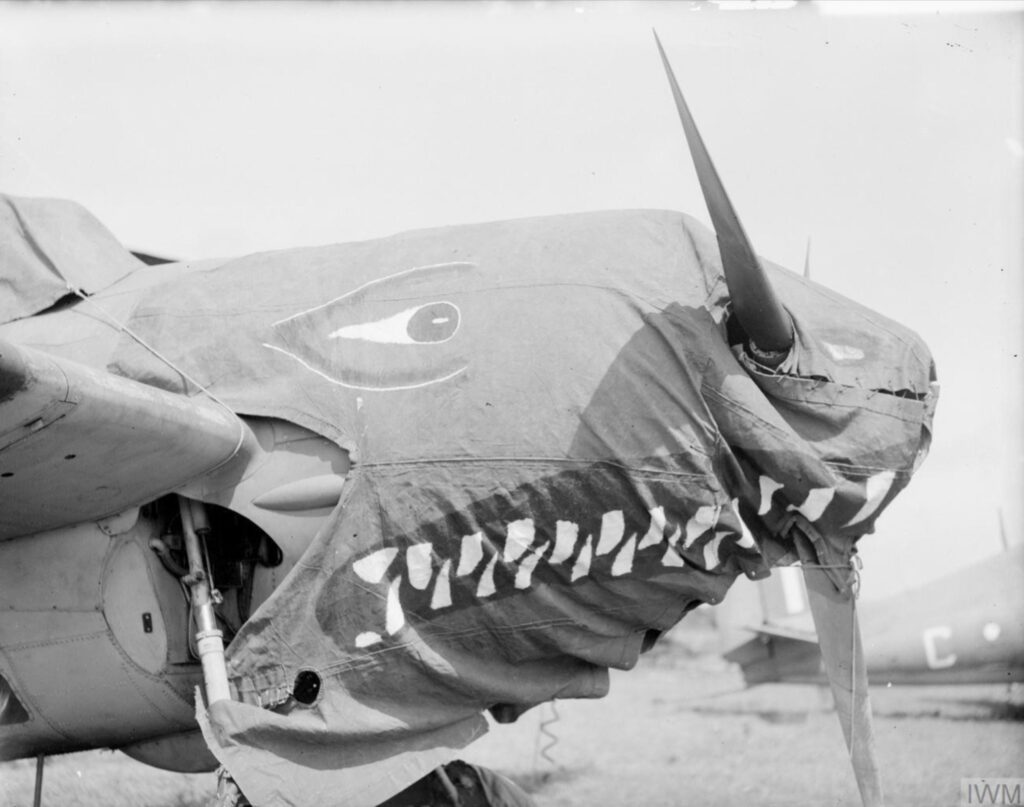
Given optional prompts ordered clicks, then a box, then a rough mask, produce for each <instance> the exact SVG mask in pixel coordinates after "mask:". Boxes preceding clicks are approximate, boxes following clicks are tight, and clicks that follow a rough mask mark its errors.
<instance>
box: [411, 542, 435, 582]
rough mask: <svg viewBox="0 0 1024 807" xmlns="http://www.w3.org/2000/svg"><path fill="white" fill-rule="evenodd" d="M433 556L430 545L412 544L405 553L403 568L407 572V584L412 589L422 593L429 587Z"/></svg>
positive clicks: (432, 548) (432, 549)
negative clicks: (404, 567)
mask: <svg viewBox="0 0 1024 807" xmlns="http://www.w3.org/2000/svg"><path fill="white" fill-rule="evenodd" d="M433 554H434V547H433V545H432V544H429V543H426V544H413V545H412V546H410V547H409V548H408V549H407V550H406V552H405V566H406V569H407V570H408V572H409V583H410V584H411V585H412V587H413V588H416V589H419V590H420V591H423V589H425V588H426V587H427V586H428V585H430V577H431V575H432V574H433V571H434V569H433V567H432V565H431V562H430V561H431V557H432V556H433Z"/></svg>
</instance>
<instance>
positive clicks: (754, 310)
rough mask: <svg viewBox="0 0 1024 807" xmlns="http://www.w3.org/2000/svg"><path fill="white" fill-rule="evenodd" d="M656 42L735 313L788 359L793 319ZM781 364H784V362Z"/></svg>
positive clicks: (755, 337)
mask: <svg viewBox="0 0 1024 807" xmlns="http://www.w3.org/2000/svg"><path fill="white" fill-rule="evenodd" d="M654 41H655V42H656V43H657V45H658V52H659V53H660V54H661V61H662V64H663V65H664V66H665V73H666V74H667V75H668V82H669V85H670V86H671V88H672V95H673V97H674V98H675V102H676V109H677V111H678V112H679V120H680V121H681V122H682V124H683V131H684V132H685V134H686V141H687V143H688V144H689V147H690V156H691V157H692V158H693V163H694V167H695V168H696V169H697V178H698V179H699V180H700V187H701V191H702V192H703V193H704V202H705V203H706V204H707V207H708V213H710V214H711V224H712V226H713V227H714V228H715V235H716V236H717V237H718V249H719V251H720V252H721V254H722V270H723V271H724V272H725V282H726V284H727V285H728V286H729V294H730V296H731V297H732V304H733V312H734V313H735V315H736V317H737V319H738V320H739V323H740V325H742V326H743V330H744V331H746V333H747V336H749V337H750V340H751V341H752V342H753V343H754V345H756V346H757V347H758V348H760V349H761V351H766V352H772V353H783V354H784V353H786V352H788V351H789V349H790V348H791V347H792V346H793V324H792V322H791V321H790V318H789V314H788V313H787V312H786V309H785V308H783V307H782V304H781V303H780V302H779V299H778V297H776V295H775V290H774V289H773V288H772V285H771V282H770V281H769V280H768V275H767V274H766V273H765V271H764V267H762V266H761V263H760V261H759V260H758V259H757V255H756V254H755V253H754V249H753V247H752V246H751V245H750V239H748V238H747V234H746V233H745V232H744V231H743V225H742V224H740V220H739V217H738V216H737V215H736V211H735V210H734V209H733V206H732V202H730V201H729V197H728V195H726V192H725V186H724V185H723V184H722V180H721V179H720V178H719V176H718V171H716V170H715V166H714V163H712V162H711V157H710V155H709V154H708V151H707V149H706V148H705V146H704V141H703V140H702V139H701V136H700V132H698V131H697V125H696V124H695V123H694V121H693V117H692V116H691V115H690V110H689V107H687V105H686V101H685V100H684V98H683V93H682V91H681V90H680V89H679V84H678V82H676V77H675V74H674V73H673V72H672V67H671V65H670V64H669V63H668V57H667V56H666V55H665V50H664V48H662V46H661V40H660V39H658V33H657V31H655V32H654ZM779 360H780V361H781V357H780V359H779Z"/></svg>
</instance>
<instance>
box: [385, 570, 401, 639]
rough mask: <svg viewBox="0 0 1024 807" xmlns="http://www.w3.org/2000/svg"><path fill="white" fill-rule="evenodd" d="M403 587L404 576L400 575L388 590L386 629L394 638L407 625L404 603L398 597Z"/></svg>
mask: <svg viewBox="0 0 1024 807" xmlns="http://www.w3.org/2000/svg"><path fill="white" fill-rule="evenodd" d="M401 585H402V576H401V575H399V576H398V577H396V578H395V579H394V580H392V581H391V587H390V588H389V589H388V604H387V615H386V617H385V620H384V627H385V628H386V629H387V632H388V634H389V635H390V636H394V635H395V634H396V633H398V631H399V630H401V628H402V626H403V625H404V624H405V611H403V610H402V601H401V600H400V599H399V597H398V589H399V587H400V586H401Z"/></svg>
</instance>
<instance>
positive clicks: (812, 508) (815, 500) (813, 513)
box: [786, 488, 836, 521]
mask: <svg viewBox="0 0 1024 807" xmlns="http://www.w3.org/2000/svg"><path fill="white" fill-rule="evenodd" d="M835 495H836V489H835V488H814V489H813V490H812V491H811V492H810V493H808V494H807V498H806V499H804V503H803V504H801V505H800V506H799V507H794V506H793V505H790V506H789V507H787V508H786V509H787V510H798V511H799V512H800V513H801V514H802V515H803V517H804V518H806V519H807V520H808V521H817V520H818V519H819V518H821V514H822V513H824V512H825V508H826V507H828V505H829V502H831V501H832V497H833V496H835Z"/></svg>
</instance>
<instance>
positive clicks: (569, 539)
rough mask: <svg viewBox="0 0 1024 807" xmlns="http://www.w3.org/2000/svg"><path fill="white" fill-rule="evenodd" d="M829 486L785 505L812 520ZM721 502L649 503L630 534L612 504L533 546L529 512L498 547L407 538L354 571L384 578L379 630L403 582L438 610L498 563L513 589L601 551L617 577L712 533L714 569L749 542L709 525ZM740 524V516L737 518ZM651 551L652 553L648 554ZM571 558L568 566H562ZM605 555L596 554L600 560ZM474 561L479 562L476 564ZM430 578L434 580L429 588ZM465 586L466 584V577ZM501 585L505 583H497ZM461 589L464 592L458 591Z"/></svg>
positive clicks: (881, 488) (869, 487)
mask: <svg viewBox="0 0 1024 807" xmlns="http://www.w3.org/2000/svg"><path fill="white" fill-rule="evenodd" d="M894 479H895V474H894V473H892V472H884V473H879V474H876V475H875V476H873V477H871V478H870V479H868V480H867V483H866V496H865V502H864V505H863V507H862V508H861V509H860V511H859V512H858V513H857V514H856V515H855V516H854V517H853V519H852V520H851V521H850V522H849V524H855V523H857V522H859V521H863V520H864V519H866V518H868V517H870V516H871V515H873V514H874V513H875V512H876V511H877V510H878V508H879V507H880V506H881V504H882V502H883V500H884V499H885V497H886V495H887V494H888V493H889V490H890V489H891V487H892V484H893V481H894ZM758 487H759V493H760V503H759V507H758V513H759V514H760V515H764V514H766V513H767V512H768V511H769V510H770V509H771V507H772V497H773V496H774V495H775V493H776V492H778V491H779V490H781V489H782V488H783V485H782V484H780V483H778V482H776V481H774V480H773V479H771V478H769V477H767V476H761V477H760V478H759V480H758ZM835 493H836V490H835V488H831V487H823V488H815V489H813V490H811V491H810V492H809V493H808V494H807V497H806V498H805V500H804V501H803V503H802V504H800V505H799V506H794V505H789V507H788V509H790V510H797V511H799V512H800V513H802V514H803V515H804V516H805V517H806V518H808V519H810V520H811V521H816V520H817V519H819V518H820V517H821V516H822V514H823V513H824V511H825V509H826V508H827V507H828V506H829V504H830V503H831V502H832V500H833V497H834V496H835ZM730 504H731V506H732V508H731V509H732V511H733V512H734V514H735V515H736V517H737V520H739V519H738V511H737V504H738V503H737V502H736V501H735V500H734V501H733V502H731V503H730ZM722 511H723V504H714V505H703V506H701V507H698V508H697V509H696V510H695V511H694V512H693V514H692V515H691V516H690V518H689V519H688V520H687V521H686V523H685V524H681V523H678V524H670V523H669V521H668V518H667V517H666V514H665V508H664V507H661V506H655V507H652V508H650V509H649V510H648V513H649V515H650V523H649V526H648V528H647V531H646V532H644V533H643V534H639V533H635V532H634V533H631V534H629V535H628V536H627V534H626V533H627V531H626V521H625V517H624V514H623V511H622V510H611V511H609V512H607V513H604V514H603V515H602V516H601V527H600V531H599V532H597V534H596V535H594V534H588V533H585V532H583V531H581V529H580V525H579V524H577V523H576V522H573V521H566V520H558V521H556V522H555V525H554V539H553V541H552V540H546V541H544V542H543V543H541V544H540V545H538V546H535V545H534V542H535V541H536V540H537V537H538V534H537V528H536V525H535V523H534V520H533V519H532V518H522V519H517V520H515V521H511V522H509V523H508V524H507V525H506V527H505V536H504V538H505V540H504V543H503V544H502V546H501V549H500V550H498V549H497V548H496V546H495V544H496V543H497V542H492V541H490V540H488V538H487V537H486V536H485V534H484V533H483V532H475V533H472V534H471V535H464V536H462V537H461V539H460V540H459V542H458V546H459V556H458V560H457V561H456V559H455V558H452V557H446V555H447V554H448V553H447V552H444V553H437V552H435V547H434V544H432V543H429V542H422V543H417V544H412V545H410V546H408V547H407V548H405V550H404V551H400V550H399V548H397V547H393V546H392V547H384V548H382V549H378V550H376V551H375V552H371V553H370V554H369V555H366V556H365V557H363V558H361V559H360V560H357V561H356V562H355V563H353V564H352V569H353V571H354V572H355V574H356V575H357V576H358V577H359V578H360V579H361V580H363V581H365V582H367V583H371V584H375V585H376V584H380V583H382V582H384V581H385V580H388V590H387V596H386V600H385V614H384V622H385V624H384V633H386V635H388V636H393V635H395V634H396V633H398V632H399V631H400V630H401V629H402V628H403V627H404V626H405V624H406V617H405V610H404V608H403V604H402V597H403V585H405V584H406V583H407V584H408V586H407V588H406V589H405V590H406V592H408V589H409V588H411V589H413V590H415V591H419V592H427V591H428V590H429V592H430V609H431V610H433V611H439V610H443V609H446V608H450V607H452V605H453V604H454V602H453V592H452V585H453V581H458V578H467V577H469V576H470V575H476V574H479V577H477V578H476V581H475V592H474V595H475V599H476V600H477V601H483V600H487V599H488V598H490V597H493V596H494V595H496V594H497V593H498V583H499V581H500V580H507V579H508V578H507V577H501V576H499V577H498V579H496V576H495V575H496V571H497V569H498V564H499V563H501V564H503V566H504V567H505V568H507V569H508V571H509V572H511V571H513V570H514V572H515V573H514V575H513V576H512V585H513V586H514V588H515V589H516V590H519V591H525V590H527V589H529V588H530V587H531V586H532V585H533V579H534V574H535V573H536V571H537V569H538V568H539V567H540V564H541V563H542V562H543V563H546V564H547V566H549V567H556V566H559V567H562V568H564V569H565V572H563V574H566V573H567V575H568V577H569V582H570V583H575V582H577V581H578V580H582V579H584V578H586V577H589V576H590V575H591V572H592V570H593V566H594V563H595V562H596V561H597V560H598V559H600V558H604V557H609V558H610V568H609V567H608V566H604V565H602V568H604V569H606V570H607V571H606V572H605V573H606V574H608V573H610V575H611V577H623V576H625V575H628V574H630V573H631V572H633V570H634V565H635V563H636V561H637V557H638V553H643V552H645V551H646V550H656V551H657V552H659V553H660V555H661V559H660V563H661V565H662V566H664V567H668V568H681V567H684V566H686V564H687V561H685V560H684V558H683V553H684V552H687V550H691V549H692V548H693V547H694V545H695V544H696V543H697V541H698V539H700V538H701V537H702V536H704V535H707V533H709V532H711V533H712V537H711V538H710V540H708V541H707V542H706V543H704V545H703V546H701V547H700V549H699V553H700V557H701V559H702V560H703V563H704V568H705V569H715V568H717V567H718V566H719V565H720V564H721V562H722V557H721V549H722V543H723V542H724V541H725V540H726V539H734V540H735V543H736V544H737V546H739V547H741V548H744V549H748V550H749V549H753V548H755V545H754V539H753V537H752V536H751V535H750V534H749V533H748V532H743V533H741V534H737V533H736V532H735V530H733V529H720V530H716V529H715V528H716V527H717V526H718V525H719V521H720V519H721V517H722ZM740 523H742V521H740ZM400 554H401V555H403V556H404V563H400V566H399V569H400V571H399V569H396V571H395V572H392V574H393V575H394V576H393V577H389V574H388V573H389V571H390V570H391V567H392V566H393V565H395V563H396V560H398V558H399V555H400ZM655 557H657V555H656V556H655ZM569 561H572V565H571V567H570V568H566V565H567V564H568V563H569ZM605 563H607V561H602V564H605ZM481 566H482V567H483V568H482V570H481ZM469 582H470V581H468V580H464V581H462V582H461V583H459V582H456V587H457V588H458V590H459V591H461V592H465V591H466V590H467V586H466V583H469ZM431 584H433V587H432V588H431ZM470 585H472V583H471V584H470ZM501 585H502V586H504V585H506V583H501ZM462 596H465V594H463V595H462ZM383 640H384V636H383V635H382V633H381V632H378V631H372V630H367V631H364V632H362V633H360V634H358V635H357V636H356V639H355V644H356V647H360V648H363V647H372V646H373V645H375V644H378V643H379V642H382V641H383Z"/></svg>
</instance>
